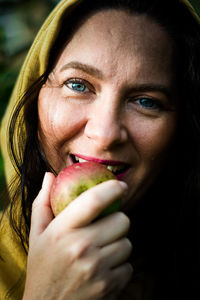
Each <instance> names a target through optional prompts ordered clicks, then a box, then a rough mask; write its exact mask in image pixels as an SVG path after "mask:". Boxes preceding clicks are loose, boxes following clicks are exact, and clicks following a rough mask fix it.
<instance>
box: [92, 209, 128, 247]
mask: <svg viewBox="0 0 200 300" xmlns="http://www.w3.org/2000/svg"><path fill="white" fill-rule="evenodd" d="M129 228H130V220H129V218H128V217H127V216H126V215H125V214H124V213H122V212H117V213H114V214H111V215H109V216H107V217H105V218H102V219H101V220H99V221H97V222H95V223H93V224H92V225H91V226H90V239H91V240H92V241H93V243H94V244H95V245H96V246H97V247H102V246H104V245H107V244H110V243H113V242H115V241H117V240H118V239H119V238H122V237H123V236H126V235H127V233H128V231H129ZM97 232H98V234H97Z"/></svg>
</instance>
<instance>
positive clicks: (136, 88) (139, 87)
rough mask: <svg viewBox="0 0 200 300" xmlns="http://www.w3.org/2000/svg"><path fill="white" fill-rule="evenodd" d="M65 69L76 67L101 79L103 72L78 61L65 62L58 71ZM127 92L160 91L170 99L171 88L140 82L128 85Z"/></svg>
mask: <svg viewBox="0 0 200 300" xmlns="http://www.w3.org/2000/svg"><path fill="white" fill-rule="evenodd" d="M67 69H78V70H80V71H83V72H85V73H87V74H89V75H91V76H94V77H96V78H98V79H103V78H104V76H103V73H102V72H101V71H100V70H99V69H97V68H95V67H93V66H91V65H88V64H83V63H80V62H78V61H71V62H69V63H67V64H65V65H64V66H62V68H61V69H60V72H62V71H64V70H67ZM128 91H129V92H135V93H137V92H161V93H163V94H165V95H166V96H167V98H168V99H172V94H173V93H172V89H171V88H168V87H167V86H165V85H162V84H157V83H141V84H136V85H133V86H132V87H130V89H128Z"/></svg>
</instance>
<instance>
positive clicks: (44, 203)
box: [30, 173, 55, 243]
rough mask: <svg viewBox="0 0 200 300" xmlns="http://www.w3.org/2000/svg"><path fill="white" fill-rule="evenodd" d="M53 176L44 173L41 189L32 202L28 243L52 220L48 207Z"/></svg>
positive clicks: (49, 207)
mask: <svg viewBox="0 0 200 300" xmlns="http://www.w3.org/2000/svg"><path fill="white" fill-rule="evenodd" d="M54 179H55V176H54V175H53V174H52V173H46V174H45V176H44V179H43V184H42V188H41V190H40V192H39V194H38V196H37V198H36V199H35V200H34V202H33V205H32V215H31V231H30V243H31V241H33V240H35V239H36V238H37V236H38V235H40V234H41V233H42V232H43V231H44V230H45V229H46V227H47V226H48V225H49V223H50V222H51V221H52V219H53V213H52V210H51V205H50V191H51V187H52V184H53V182H54Z"/></svg>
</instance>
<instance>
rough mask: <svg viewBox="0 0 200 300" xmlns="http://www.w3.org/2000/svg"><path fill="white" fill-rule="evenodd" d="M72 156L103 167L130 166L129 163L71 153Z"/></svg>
mask: <svg viewBox="0 0 200 300" xmlns="http://www.w3.org/2000/svg"><path fill="white" fill-rule="evenodd" d="M71 154H72V155H74V156H77V157H79V158H82V159H85V160H87V161H93V162H97V163H99V164H103V165H109V166H118V165H126V166H130V164H129V163H126V162H124V161H119V160H110V159H101V158H96V157H92V156H86V155H82V154H76V153H71Z"/></svg>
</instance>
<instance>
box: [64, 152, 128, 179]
mask: <svg viewBox="0 0 200 300" xmlns="http://www.w3.org/2000/svg"><path fill="white" fill-rule="evenodd" d="M70 158H71V161H72V163H73V164H76V163H81V162H87V161H94V162H97V163H100V164H102V165H105V166H106V167H107V169H108V170H109V171H111V172H112V173H113V174H114V175H115V176H116V177H117V179H118V180H122V178H123V177H124V176H125V175H126V173H127V172H128V170H129V169H130V164H128V163H124V162H120V161H114V160H102V159H98V158H93V157H88V156H87V157H86V156H82V155H81V156H80V155H75V154H70Z"/></svg>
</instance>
